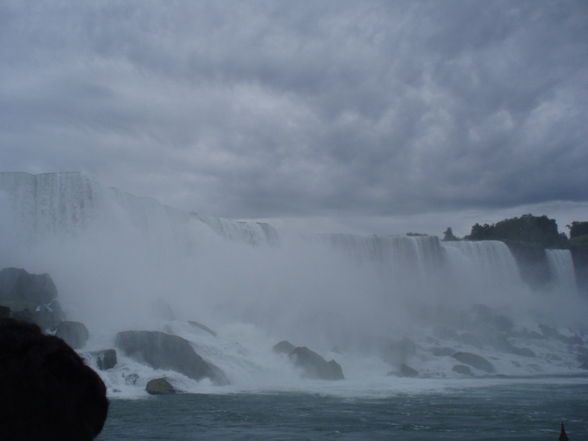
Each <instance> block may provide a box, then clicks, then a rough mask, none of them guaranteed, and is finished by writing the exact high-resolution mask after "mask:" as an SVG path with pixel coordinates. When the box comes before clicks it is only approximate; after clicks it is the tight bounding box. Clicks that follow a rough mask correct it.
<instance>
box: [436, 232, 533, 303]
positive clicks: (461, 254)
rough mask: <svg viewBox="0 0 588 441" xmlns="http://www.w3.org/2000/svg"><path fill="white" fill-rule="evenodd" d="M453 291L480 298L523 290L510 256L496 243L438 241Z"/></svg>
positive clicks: (492, 241)
mask: <svg viewBox="0 0 588 441" xmlns="http://www.w3.org/2000/svg"><path fill="white" fill-rule="evenodd" d="M442 246H443V248H444V249H445V251H446V252H447V259H448V261H449V262H448V263H449V268H450V271H451V273H452V274H453V277H454V278H455V285H456V287H455V289H457V290H458V291H459V292H462V293H469V295H472V296H475V295H478V296H479V297H481V298H484V297H487V296H491V297H498V296H504V297H508V296H509V295H510V293H513V292H517V291H521V290H526V289H527V288H526V286H525V284H524V282H523V280H522V278H521V275H520V273H519V270H518V266H517V262H516V261H515V259H514V257H513V255H512V253H511V252H510V250H509V249H508V247H507V246H506V244H504V243H503V242H500V241H494V240H487V241H465V240H462V241H448V242H442Z"/></svg>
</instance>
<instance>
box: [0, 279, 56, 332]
mask: <svg viewBox="0 0 588 441" xmlns="http://www.w3.org/2000/svg"><path fill="white" fill-rule="evenodd" d="M0 305H2V306H4V307H7V308H9V309H10V310H11V316H12V317H13V318H17V319H20V320H26V321H30V322H33V323H36V324H37V325H39V327H41V328H42V329H55V327H56V326H57V324H58V323H59V322H60V321H61V320H63V312H62V311H61V307H60V306H59V303H58V302H57V289H56V288H55V284H54V283H53V280H51V277H49V275H48V274H31V273H29V272H27V271H25V270H24V269H20V268H5V269H3V270H0Z"/></svg>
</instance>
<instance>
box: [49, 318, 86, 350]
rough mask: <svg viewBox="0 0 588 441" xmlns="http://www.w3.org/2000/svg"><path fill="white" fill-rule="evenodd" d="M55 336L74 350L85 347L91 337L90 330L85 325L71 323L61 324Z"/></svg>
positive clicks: (64, 322)
mask: <svg viewBox="0 0 588 441" xmlns="http://www.w3.org/2000/svg"><path fill="white" fill-rule="evenodd" d="M55 335H56V336H57V337H59V338H61V339H63V340H64V341H65V342H66V343H67V344H68V345H70V346H71V347H72V348H74V349H80V348H81V347H83V346H84V345H85V344H86V342H87V341H88V338H89V337H90V333H89V332H88V328H86V326H85V325H84V324H83V323H80V322H71V321H63V322H61V323H59V325H58V326H57V332H56V333H55Z"/></svg>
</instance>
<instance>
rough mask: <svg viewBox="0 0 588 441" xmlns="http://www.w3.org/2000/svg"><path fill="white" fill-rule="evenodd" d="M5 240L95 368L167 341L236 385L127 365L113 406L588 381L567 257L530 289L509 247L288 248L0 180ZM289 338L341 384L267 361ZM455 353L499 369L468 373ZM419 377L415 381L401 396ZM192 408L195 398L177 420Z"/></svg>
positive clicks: (4, 251)
mask: <svg viewBox="0 0 588 441" xmlns="http://www.w3.org/2000/svg"><path fill="white" fill-rule="evenodd" d="M0 239H1V243H2V247H1V248H0V267H6V266H13V267H14V266H15V267H22V268H25V269H27V270H28V271H31V272H35V273H44V272H47V273H49V274H51V276H52V277H53V279H54V281H55V283H56V285H57V287H58V290H59V301H60V303H61V304H62V307H63V309H64V311H65V313H66V314H67V316H68V317H69V318H70V319H71V320H79V321H82V322H83V323H85V324H86V325H87V327H88V328H89V330H90V335H91V337H90V340H89V341H88V344H87V345H86V346H85V347H84V348H83V349H82V350H81V351H80V352H81V353H82V355H84V356H85V357H86V358H87V360H88V363H90V364H91V365H93V366H95V367H96V360H95V359H94V358H93V356H92V351H94V350H99V349H105V348H111V347H113V346H114V337H115V335H116V333H117V332H118V331H124V330H157V331H162V332H165V333H170V334H174V335H178V336H181V337H183V338H185V339H187V340H188V341H189V342H190V343H191V344H192V346H193V347H194V349H195V350H196V351H197V352H198V354H200V355H201V356H202V357H203V358H204V359H206V360H208V361H210V362H212V363H214V364H215V365H216V366H218V367H220V368H221V369H222V370H223V371H224V372H225V373H226V375H227V377H228V379H229V381H230V385H228V386H222V387H219V386H213V385H211V384H210V383H208V382H207V380H202V381H200V382H197V381H195V380H192V379H190V378H187V377H185V376H183V375H181V374H179V373H177V372H173V371H159V370H155V369H153V368H150V367H148V366H146V365H144V364H142V363H139V362H138V361H137V360H133V359H131V358H129V357H126V356H125V355H124V354H122V353H120V352H119V354H118V357H119V361H118V364H117V366H116V367H115V368H113V369H110V370H108V371H103V372H100V374H101V375H102V377H103V379H104V380H105V382H106V383H107V385H108V390H109V395H110V396H111V397H114V398H129V397H145V396H146V392H145V384H146V383H147V381H149V379H152V378H154V377H160V376H167V377H168V378H169V380H170V382H171V383H172V384H173V385H174V387H176V388H177V389H178V390H180V391H185V392H198V393H207V394H221V395H223V396H224V397H223V398H218V399H219V400H228V401H227V402H230V399H229V395H227V394H238V396H239V397H243V400H244V401H243V402H242V403H246V402H247V400H248V399H249V398H248V397H250V394H253V395H255V394H259V393H266V392H275V393H278V394H288V395H287V396H290V397H298V398H296V399H304V397H305V395H296V394H300V393H304V392H309V391H314V392H317V393H325V394H333V393H335V395H337V396H341V394H343V395H345V396H348V397H363V396H373V394H374V392H376V393H377V391H382V390H383V391H387V390H390V388H392V389H393V390H396V391H402V390H403V388H405V386H406V385H407V384H409V385H410V384H412V383H411V382H416V383H417V384H425V383H426V382H427V381H429V380H430V379H436V380H441V379H448V380H452V381H453V380H461V379H463V380H464V381H465V377H467V376H469V375H471V376H472V377H474V378H476V380H472V381H483V380H482V378H486V377H487V376H489V375H508V376H520V375H537V376H542V375H555V374H567V375H570V374H579V373H581V372H583V371H582V364H583V363H585V361H582V357H585V354H586V351H587V349H586V324H585V317H586V313H587V311H588V309H587V308H586V301H585V299H582V298H580V297H579V296H578V295H577V290H576V289H575V279H574V269H573V265H572V260H571V256H570V254H569V251H567V250H548V251H547V253H546V256H545V258H546V260H547V264H548V267H549V271H550V273H551V274H550V282H549V283H548V284H545V285H544V286H542V287H540V288H537V287H534V288H531V287H530V286H529V285H528V284H527V283H526V282H525V281H524V280H523V279H522V277H521V273H520V270H519V262H517V261H516V260H515V259H514V257H513V255H512V254H511V252H510V250H509V248H508V247H507V246H506V245H505V244H504V243H502V242H496V241H484V242H468V241H459V242H442V241H440V240H439V239H438V238H437V237H434V236H412V237H408V236H361V235H348V234H345V235H342V234H335V233H334V234H322V235H314V234H307V235H297V234H293V233H292V234H290V233H288V232H285V231H277V230H276V229H274V228H273V227H271V226H270V225H268V224H266V223H259V222H237V221H232V220H227V219H219V218H213V217H208V216H204V215H201V214H196V213H187V212H183V211H181V210H177V209H174V208H170V207H166V206H164V205H162V204H160V203H158V202H157V201H155V200H153V199H150V198H142V197H136V196H133V195H130V194H127V193H124V192H122V191H120V190H117V189H114V188H110V187H105V186H103V185H101V184H100V183H98V182H97V181H95V180H94V179H92V178H89V177H87V176H85V175H83V174H79V173H56V174H55V173H54V174H41V175H30V174H26V173H0ZM190 320H196V321H198V322H200V323H202V324H204V325H206V326H208V327H209V328H212V329H213V330H214V331H215V333H216V336H214V335H212V334H210V333H207V332H205V331H203V330H202V328H199V327H195V326H192V325H190V324H189V322H188V321H190ZM284 339H287V340H289V341H291V342H292V343H293V344H295V345H304V346H308V347H310V348H312V349H313V350H315V351H317V352H319V353H320V354H321V355H322V356H324V357H325V358H326V359H327V360H330V359H335V360H336V361H337V362H338V363H340V364H341V366H342V368H343V371H344V374H345V380H343V381H340V382H336V384H331V383H329V382H324V381H318V380H309V379H306V378H303V377H302V376H301V375H300V371H298V370H297V368H296V367H295V366H293V365H292V363H291V362H290V360H289V359H288V358H287V357H284V356H282V355H280V354H276V353H274V352H273V351H272V346H273V345H274V344H275V343H277V342H278V341H280V340H284ZM458 352H467V353H470V354H474V355H476V356H479V357H482V358H484V359H485V360H486V361H487V362H488V363H489V364H490V365H491V366H492V369H491V370H484V369H480V368H479V366H478V367H477V366H475V365H469V366H466V368H467V369H464V367H463V365H462V366H461V367H458V365H460V364H461V362H459V361H458V359H457V358H455V357H454V356H453V354H455V353H458ZM407 366H408V367H410V368H411V369H414V370H415V371H416V375H417V377H418V378H416V379H407V380H404V379H403V381H401V382H399V381H397V380H398V379H399V378H401V376H402V375H406V372H407V369H406V367H407ZM456 368H457V370H456ZM409 372H410V371H409ZM413 374H414V372H413ZM468 381H469V380H468ZM407 382H408V383H407ZM412 392H414V391H413V390H412V389H410V387H409V388H408V390H407V393H409V394H410V393H412ZM244 394H245V395H244ZM292 394H294V395H292ZM280 396H284V395H278V398H276V397H275V396H266V395H263V396H261V397H260V400H261V401H260V403H265V404H263V405H262V407H263V406H268V407H267V408H269V407H271V403H272V400H274V399H279V397H280ZM444 396H445V395H444ZM382 399H383V400H387V399H392V400H396V399H397V398H382ZM183 400H198V398H197V397H196V398H195V397H192V398H190V397H183V398H178V399H177V401H170V403H174V404H173V405H174V406H176V405H177V406H184V405H185V404H182V403H185V401H183ZM115 403H116V404H115V405H114V409H115V410H116V409H120V410H121V411H123V410H124V409H125V407H124V406H127V405H128V406H130V407H129V409H132V408H133V406H140V405H145V406H148V405H157V404H153V403H158V402H157V401H153V402H152V401H148V402H145V403H143V404H138V403H136V402H131V403H127V402H120V403H118V402H115ZM124 403H127V404H124ZM132 403H135V404H132ZM149 403H150V404H149ZM335 403H338V401H335ZM341 403H343V402H341ZM333 405H335V404H333ZM115 415H116V414H115ZM411 424H412V423H411ZM414 424H416V423H414ZM178 439H183V438H178Z"/></svg>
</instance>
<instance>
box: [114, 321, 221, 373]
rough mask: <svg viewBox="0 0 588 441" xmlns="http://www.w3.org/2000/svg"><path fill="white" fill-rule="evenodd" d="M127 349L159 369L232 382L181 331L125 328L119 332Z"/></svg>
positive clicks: (118, 342) (118, 343) (120, 342)
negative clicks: (179, 333)
mask: <svg viewBox="0 0 588 441" xmlns="http://www.w3.org/2000/svg"><path fill="white" fill-rule="evenodd" d="M116 346H117V347H118V348H119V349H121V350H122V351H123V353H124V354H125V355H127V356H129V357H132V358H134V359H135V360H137V361H139V362H141V363H145V364H147V365H149V366H151V367H153V368H155V369H171V370H174V371H176V372H179V373H181V374H184V375H186V376H188V377H190V378H193V379H195V380H201V379H203V378H209V379H210V380H211V381H213V382H214V383H215V384H219V385H223V384H228V383H229V380H228V379H227V377H226V375H225V374H224V372H223V371H222V370H221V369H220V368H218V367H217V366H215V365H214V364H212V363H210V362H207V361H205V360H204V359H203V358H202V357H201V356H200V355H198V354H197V353H196V351H195V350H194V348H192V345H191V344H190V342H189V341H188V340H186V339H184V338H182V337H178V336H177V335H171V334H165V333H163V332H157V331H124V332H119V333H118V334H117V336H116Z"/></svg>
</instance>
